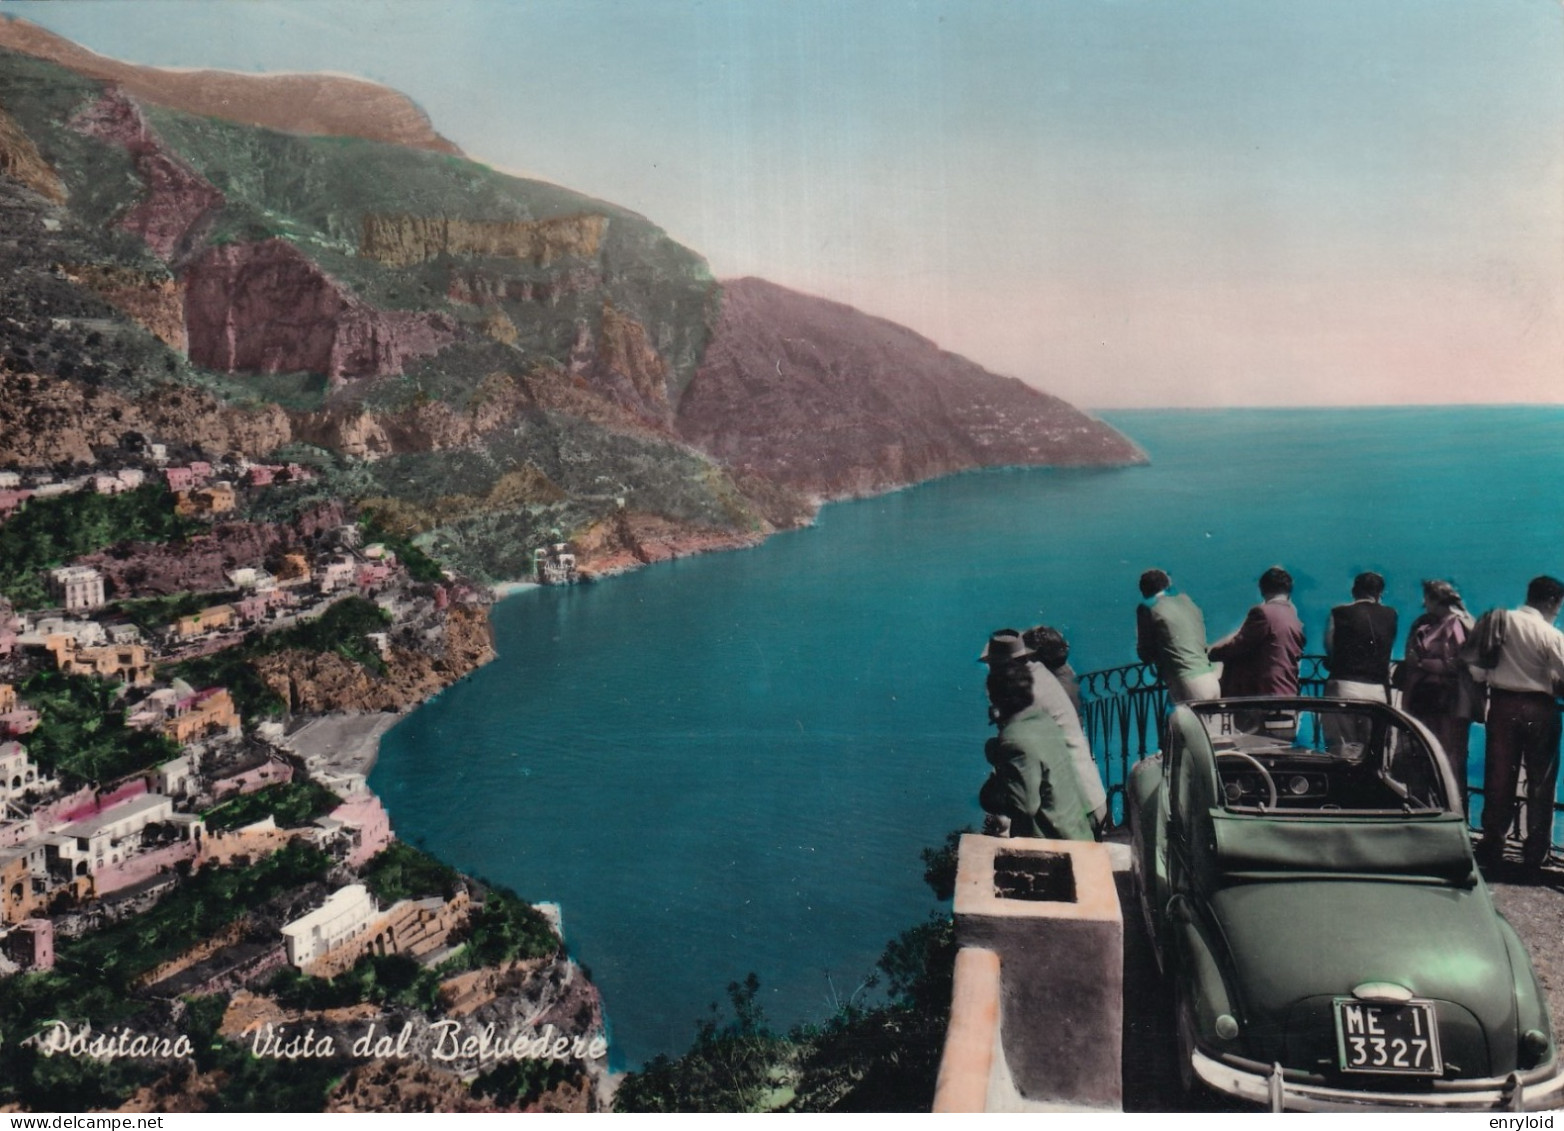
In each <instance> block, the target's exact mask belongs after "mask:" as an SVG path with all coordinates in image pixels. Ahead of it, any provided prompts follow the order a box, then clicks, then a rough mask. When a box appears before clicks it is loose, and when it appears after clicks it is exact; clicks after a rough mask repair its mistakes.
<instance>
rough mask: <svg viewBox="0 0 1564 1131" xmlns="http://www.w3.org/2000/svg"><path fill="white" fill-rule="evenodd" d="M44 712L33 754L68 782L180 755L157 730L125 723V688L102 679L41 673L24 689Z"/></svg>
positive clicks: (102, 777)
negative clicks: (121, 690) (138, 727)
mask: <svg viewBox="0 0 1564 1131" xmlns="http://www.w3.org/2000/svg"><path fill="white" fill-rule="evenodd" d="M18 691H19V694H20V695H21V696H22V697H23V698H24V699H25V701H26V702H27V703H28V704H30V705H31V706H32V707H33V709H34V710H36V711H37V712H38V714H39V723H38V728H37V729H36V730H34V731H33V732H32V733H30V734H29V735H28V736H27V752H28V754H29V755H30V756H31V757H32V758H33V759H34V760H35V761H36V762H37V763H38V764H39V765H40V766H41V767H43V769H44V770H46V771H47V772H49V773H53V774H59V775H60V777H61V778H62V780H63V781H64V782H65V783H66V784H67V785H80V784H82V783H86V782H99V783H107V782H112V781H115V780H117V779H119V778H122V777H125V776H126V775H127V774H134V773H136V772H138V771H140V770H146V769H150V768H151V767H153V766H156V765H159V764H161V763H163V762H167V761H168V760H169V759H171V758H176V757H178V756H179V747H178V746H177V745H175V744H174V743H173V742H172V741H170V740H169V739H167V738H165V737H164V736H163V735H162V734H161V733H159V732H157V731H146V730H135V729H132V728H130V727H127V726H126V725H125V710H124V704H123V703H122V702H121V701H120V689H119V688H118V687H117V686H116V685H114V684H112V683H107V682H105V681H104V680H101V679H95V678H92V677H89V676H82V675H66V674H65V673H63V672H38V673H36V674H34V675H32V676H30V677H28V679H27V680H26V681H25V682H24V683H23V684H22V685H21V687H20V688H19V689H18Z"/></svg>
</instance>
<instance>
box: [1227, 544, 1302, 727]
mask: <svg viewBox="0 0 1564 1131" xmlns="http://www.w3.org/2000/svg"><path fill="white" fill-rule="evenodd" d="M1303 640H1304V635H1303V622H1302V621H1300V620H1299V619H1298V610H1297V609H1295V608H1293V604H1292V575H1291V574H1290V573H1288V572H1287V571H1286V570H1285V569H1283V568H1282V567H1281V566H1272V567H1271V568H1270V569H1268V570H1266V571H1265V572H1264V573H1262V574H1261V575H1260V603H1259V604H1258V605H1255V606H1254V607H1253V608H1252V609H1250V610H1249V615H1248V616H1246V617H1245V618H1244V623H1243V624H1241V625H1239V627H1238V631H1236V632H1234V633H1232V634H1230V635H1228V636H1226V637H1224V638H1222V639H1221V640H1218V641H1217V642H1216V643H1215V644H1213V645H1211V649H1210V653H1209V654H1210V656H1211V658H1212V659H1213V660H1220V661H1221V662H1222V665H1223V668H1222V694H1223V695H1224V696H1227V697H1233V696H1239V695H1296V694H1298V660H1299V658H1300V657H1301V656H1302V655H1303Z"/></svg>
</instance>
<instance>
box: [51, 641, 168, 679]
mask: <svg viewBox="0 0 1564 1131" xmlns="http://www.w3.org/2000/svg"><path fill="white" fill-rule="evenodd" d="M74 645H75V641H74V640H73V639H72V638H71V637H68V636H66V637H61V636H53V637H50V638H49V651H50V652H52V653H53V654H54V664H55V667H56V668H58V669H59V670H60V671H62V672H64V673H65V674H67V675H91V676H97V677H98V678H99V679H105V680H109V681H111V682H113V683H128V684H130V686H132V687H150V686H151V685H152V682H153V675H152V661H151V660H149V659H148V658H147V650H146V647H145V646H144V645H141V644H123V645H118V644H110V645H108V646H106V647H103V648H80V649H78V648H76V647H75V646H74Z"/></svg>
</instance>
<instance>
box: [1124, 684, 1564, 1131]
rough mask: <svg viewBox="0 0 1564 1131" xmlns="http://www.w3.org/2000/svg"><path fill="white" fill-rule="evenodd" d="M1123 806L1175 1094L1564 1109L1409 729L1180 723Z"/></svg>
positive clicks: (1392, 714) (1291, 712) (1300, 720)
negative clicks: (1171, 1043)
mask: <svg viewBox="0 0 1564 1131" xmlns="http://www.w3.org/2000/svg"><path fill="white" fill-rule="evenodd" d="M1164 747H1165V749H1164V750H1163V752H1162V753H1161V754H1159V755H1157V756H1156V757H1154V758H1148V759H1146V760H1145V761H1143V762H1141V763H1140V764H1139V765H1137V766H1136V767H1135V769H1134V770H1133V772H1132V773H1131V775H1130V779H1129V781H1128V783H1127V788H1126V806H1127V808H1128V810H1129V820H1130V826H1131V833H1132V840H1133V845H1132V850H1133V854H1134V857H1133V861H1134V862H1133V867H1134V873H1135V884H1136V890H1137V893H1138V898H1139V901H1140V904H1141V909H1142V913H1143V914H1144V915H1145V918H1146V924H1147V927H1148V930H1149V931H1150V934H1151V938H1152V942H1153V947H1154V949H1155V951H1156V954H1157V961H1158V963H1159V964H1160V965H1161V967H1162V973H1163V977H1164V979H1165V981H1166V982H1167V984H1168V986H1169V988H1170V990H1171V997H1172V1001H1173V1009H1174V1013H1175V1024H1176V1029H1177V1036H1178V1056H1179V1069H1180V1079H1181V1082H1182V1083H1183V1085H1184V1087H1185V1088H1186V1089H1187V1090H1190V1091H1198V1090H1201V1089H1203V1088H1204V1089H1210V1090H1213V1091H1216V1092H1218V1093H1223V1094H1226V1095H1229V1096H1233V1097H1237V1098H1239V1099H1240V1100H1243V1101H1249V1102H1252V1103H1255V1104H1260V1105H1267V1106H1269V1107H1271V1108H1272V1109H1273V1110H1298V1111H1361V1110H1365V1109H1376V1108H1377V1109H1385V1108H1390V1109H1396V1108H1403V1109H1412V1108H1433V1109H1448V1110H1519V1111H1532V1110H1539V1109H1546V1108H1553V1107H1558V1106H1559V1104H1560V1102H1561V1097H1564V1065H1561V1061H1560V1058H1559V1056H1558V1050H1557V1048H1556V1046H1555V1043H1554V1037H1553V1029H1552V1025H1551V1022H1550V1021H1549V1018H1548V1008H1547V1004H1546V1002H1545V1000H1544V998H1543V995H1542V991H1541V989H1540V987H1539V986H1538V983H1537V977H1536V974H1535V973H1534V972H1533V970H1532V967H1531V962H1530V959H1529V958H1528V957H1527V954H1526V951H1525V949H1524V948H1523V947H1522V945H1521V942H1520V939H1519V938H1518V937H1517V936H1516V934H1515V932H1514V930H1513V929H1512V928H1511V927H1510V925H1509V924H1508V923H1506V922H1505V921H1504V919H1503V918H1502V917H1501V916H1500V915H1499V913H1498V912H1497V911H1496V910H1495V909H1494V905H1493V900H1492V899H1491V897H1490V895H1489V892H1488V888H1487V887H1486V885H1485V884H1484V883H1483V879H1482V876H1481V875H1480V874H1479V873H1478V871H1477V868H1476V865H1475V863H1474V861H1473V858H1472V848H1471V842H1470V840H1469V838H1468V835H1467V828H1466V821H1465V819H1464V818H1463V816H1462V814H1461V812H1460V809H1459V801H1453V800H1452V799H1454V798H1458V797H1459V794H1458V793H1457V790H1456V783H1455V779H1454V777H1453V776H1452V774H1451V772H1450V769H1449V766H1448V765H1447V763H1446V761H1445V758H1444V755H1443V753H1442V752H1441V751H1440V749H1439V745H1438V743H1437V742H1436V741H1435V739H1434V738H1433V736H1432V735H1430V734H1429V733H1428V731H1427V730H1426V729H1424V728H1423V727H1422V725H1421V724H1419V723H1417V722H1416V721H1415V720H1413V719H1411V718H1409V717H1407V716H1406V715H1404V714H1402V713H1400V712H1399V711H1396V710H1393V709H1392V708H1390V707H1387V706H1383V705H1381V704H1377V703H1364V702H1359V701H1351V700H1336V699H1304V698H1300V699H1231V700H1223V701H1211V702H1204V703H1193V704H1188V705H1185V706H1180V707H1177V708H1176V709H1175V710H1174V711H1173V713H1172V714H1171V716H1170V717H1169V719H1168V729H1167V737H1166V741H1165V742H1164Z"/></svg>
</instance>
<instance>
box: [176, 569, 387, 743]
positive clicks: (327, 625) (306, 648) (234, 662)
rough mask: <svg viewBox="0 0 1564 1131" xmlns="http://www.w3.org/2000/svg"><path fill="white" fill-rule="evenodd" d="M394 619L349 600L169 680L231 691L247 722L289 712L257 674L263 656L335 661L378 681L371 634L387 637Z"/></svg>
mask: <svg viewBox="0 0 1564 1131" xmlns="http://www.w3.org/2000/svg"><path fill="white" fill-rule="evenodd" d="M390 623H391V617H390V614H388V613H387V612H386V611H385V610H384V609H382V608H380V606H379V605H376V604H375V603H374V602H373V601H370V600H366V599H365V598H363V597H344V598H343V599H342V600H340V601H337V602H335V603H334V604H332V605H331V606H330V607H328V608H327V609H326V611H325V612H324V613H322V614H321V615H320V616H318V617H316V618H315V619H314V620H307V621H303V622H301V623H299V624H295V625H292V626H290V627H288V628H283V629H279V630H277V631H276V632H268V633H260V632H256V633H252V634H251V635H250V636H248V637H246V638H245V640H244V642H243V643H242V644H239V645H237V646H235V647H233V648H226V649H224V650H223V651H221V652H214V653H212V654H211V655H209V656H197V657H194V658H193V659H189V660H182V661H180V662H179V663H177V664H175V665H173V666H172V667H171V668H170V669H169V674H171V675H173V676H177V677H178V678H180V679H183V680H184V681H185V682H186V683H188V684H190V685H191V686H192V687H196V688H202V687H226V688H228V690H229V693H230V694H232V695H233V698H234V705H235V706H236V707H237V708H238V709H239V714H240V715H241V716H242V717H243V718H244V719H245V720H246V721H254V720H257V719H263V718H267V717H269V716H273V715H277V714H280V713H281V712H282V711H283V710H285V709H286V707H287V706H288V705H287V704H286V703H284V702H283V699H282V697H281V696H280V695H278V694H277V692H276V691H274V690H273V689H272V687H271V685H270V684H268V683H267V682H266V680H265V679H264V678H263V676H262V674H261V673H260V672H259V671H257V670H256V667H255V661H256V660H257V659H258V658H259V657H262V656H274V655H277V654H279V653H282V652H290V651H298V652H303V653H307V654H310V655H328V654H329V655H336V656H341V657H342V658H343V659H345V660H348V661H349V662H351V663H353V664H356V665H358V666H360V667H362V668H364V669H366V670H368V671H370V672H374V673H376V674H377V675H384V674H385V671H386V665H385V660H383V659H382V658H381V656H380V650H379V649H378V648H377V647H376V646H375V644H374V643H373V642H372V641H371V640H369V638H368V637H369V634H370V633H376V632H381V631H384V629H385V628H386V627H387V626H388V625H389V624H390Z"/></svg>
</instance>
